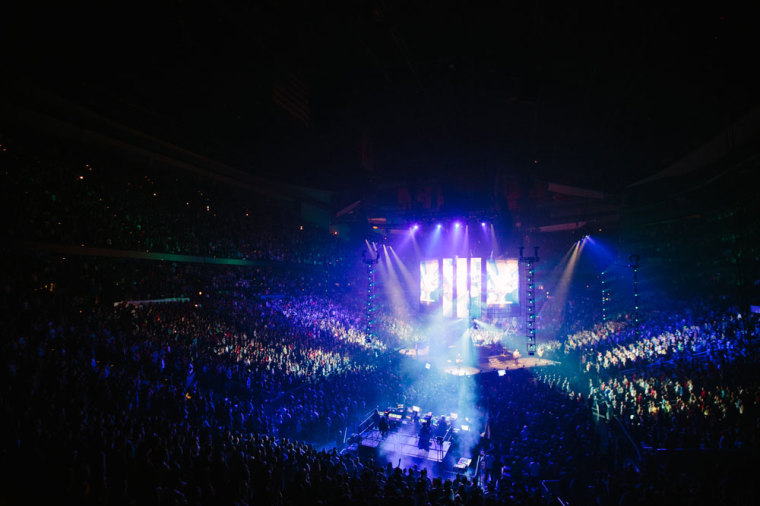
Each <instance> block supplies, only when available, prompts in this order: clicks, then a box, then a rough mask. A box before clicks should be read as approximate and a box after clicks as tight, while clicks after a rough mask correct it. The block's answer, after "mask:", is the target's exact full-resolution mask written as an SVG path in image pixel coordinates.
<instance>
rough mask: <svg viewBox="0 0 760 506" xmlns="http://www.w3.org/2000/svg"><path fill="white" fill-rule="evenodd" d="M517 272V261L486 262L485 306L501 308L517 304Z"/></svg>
mask: <svg viewBox="0 0 760 506" xmlns="http://www.w3.org/2000/svg"><path fill="white" fill-rule="evenodd" d="M518 272H519V269H518V263H517V260H491V259H489V260H488V262H487V263H486V283H487V289H488V291H487V293H486V306H488V307H492V306H500V307H503V306H506V305H509V304H517V303H518V302H519V300H518V293H519V286H520V285H519V283H518Z"/></svg>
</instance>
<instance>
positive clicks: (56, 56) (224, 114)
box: [2, 0, 760, 200]
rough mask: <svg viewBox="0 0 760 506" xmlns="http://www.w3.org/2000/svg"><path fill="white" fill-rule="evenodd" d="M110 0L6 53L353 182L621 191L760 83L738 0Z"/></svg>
mask: <svg viewBox="0 0 760 506" xmlns="http://www.w3.org/2000/svg"><path fill="white" fill-rule="evenodd" d="M101 4H102V5H98V6H92V7H87V8H71V7H70V6H69V5H67V4H60V5H57V6H50V7H47V8H46V9H45V10H42V9H36V8H34V9H33V10H30V11H28V12H26V13H18V14H17V15H16V14H14V15H13V16H7V15H4V16H3V20H2V23H3V25H4V27H3V30H2V42H3V45H2V46H3V47H4V48H5V50H4V54H3V62H2V68H3V73H4V74H5V75H7V76H11V80H13V82H15V83H17V84H18V85H19V86H21V87H23V88H24V89H26V88H29V87H39V88H42V89H44V90H50V91H53V92H55V93H57V94H60V95H61V96H63V97H65V98H67V99H68V100H72V101H74V102H76V103H78V104H81V105H83V106H85V107H88V108H90V109H92V110H94V111H97V112H99V113H100V114H103V115H105V116H107V117H109V118H112V119H114V120H116V121H119V122H121V123H123V124H126V125H129V126H130V127H133V128H137V129H140V130H142V131H144V132H146V133H148V134H150V135H153V136H156V137H159V138H162V139H166V140H168V141H170V142H173V143H175V144H178V145H180V146H183V147H185V148H188V149H190V150H193V151H195V152H198V153H200V154H203V155H206V156H209V157H212V158H215V159H218V160H220V161H223V162H225V163H227V164H229V165H232V166H234V167H238V168H241V169H243V170H247V171H250V172H254V173H256V174H257V175H263V176H266V177H270V178H274V179H278V180H281V181H289V182H294V181H295V182H298V183H299V184H306V185H311V186H315V187H321V188H327V189H333V190H339V191H348V192H350V193H352V200H353V196H356V195H358V196H360V197H361V193H362V192H365V191H366V188H368V187H381V186H383V185H386V186H387V185H391V186H392V185H393V184H396V183H406V184H419V183H420V182H421V181H422V182H427V181H443V182H444V183H445V184H453V185H457V186H459V187H461V188H464V189H467V190H468V191H478V188H488V187H489V185H492V184H493V181H494V178H496V177H503V176H510V177H517V178H533V179H541V180H544V181H549V182H553V183H555V184H560V185H573V186H575V187H581V188H587V189H591V190H595V191H601V192H609V193H613V194H614V193H619V192H620V191H621V190H622V189H623V188H625V187H626V186H627V185H629V184H631V183H632V182H634V181H637V180H639V179H641V178H644V177H646V176H648V175H650V174H652V173H654V172H656V171H658V170H660V169H662V168H663V167H665V166H668V165H669V164H671V163H673V162H675V161H676V160H678V159H679V158H680V157H682V156H683V155H685V154H686V153H688V152H689V151H691V150H693V149H694V148H696V147H697V146H699V145H701V144H702V143H704V142H705V141H706V140H707V139H709V138H710V137H711V136H713V135H714V134H715V133H716V132H717V131H719V130H720V129H721V128H723V127H725V126H726V125H727V124H729V123H731V122H732V121H734V120H735V119H736V118H737V117H739V116H740V115H741V114H743V113H744V112H746V111H747V110H748V109H749V108H751V107H752V106H753V105H756V103H757V92H756V90H757V89H758V84H760V83H758V78H757V77H756V75H755V74H756V72H755V69H754V66H755V65H754V64H753V62H752V58H751V55H752V54H753V53H754V52H755V51H756V49H757V47H758V44H757V42H758V35H757V33H758V32H757V30H755V29H754V27H752V26H751V25H752V24H753V23H754V19H756V18H755V17H754V16H752V15H751V14H752V13H750V12H747V11H746V10H745V9H744V8H741V9H740V8H736V7H731V6H729V5H726V4H725V3H720V2H714V3H712V4H708V5H702V4H689V5H688V7H682V6H678V5H670V4H668V3H667V2H665V3H663V2H658V3H653V4H652V5H643V4H641V3H636V2H602V1H594V2H581V3H567V2H565V3H563V4H561V5H553V4H552V3H550V2H543V1H542V0H537V1H533V2H497V1H483V2H466V1H435V2H434V1H422V2H391V1H386V2H384V1H376V0H370V1H356V2H337V3H336V2H324V1H323V2H286V1H269V2H246V3H243V2H241V3H240V4H241V5H238V3H235V4H231V5H225V4H223V3H221V2H204V3H197V4H196V3H192V2H184V1H179V0H174V1H169V2H152V3H150V4H147V5H138V4H132V3H124V4H121V5H120V6H119V7H118V8H116V7H115V6H114V4H112V3H110V2H106V3H101ZM751 28H752V29H751ZM19 83H20V84H19Z"/></svg>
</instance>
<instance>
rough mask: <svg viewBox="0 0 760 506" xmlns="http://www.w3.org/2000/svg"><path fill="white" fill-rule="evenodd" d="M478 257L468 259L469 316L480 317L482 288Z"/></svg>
mask: <svg viewBox="0 0 760 506" xmlns="http://www.w3.org/2000/svg"><path fill="white" fill-rule="evenodd" d="M480 268H481V262H480V258H471V259H470V317H471V318H480V316H481V313H482V309H481V303H480V301H481V293H482V290H483V282H482V274H481V270H480Z"/></svg>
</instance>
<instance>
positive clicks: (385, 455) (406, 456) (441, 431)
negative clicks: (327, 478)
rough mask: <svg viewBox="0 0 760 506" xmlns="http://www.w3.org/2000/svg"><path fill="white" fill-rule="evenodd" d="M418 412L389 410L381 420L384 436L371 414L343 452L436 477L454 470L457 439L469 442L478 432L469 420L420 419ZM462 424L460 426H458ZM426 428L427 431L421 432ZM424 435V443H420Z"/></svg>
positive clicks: (447, 417)
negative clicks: (427, 470) (414, 469)
mask: <svg viewBox="0 0 760 506" xmlns="http://www.w3.org/2000/svg"><path fill="white" fill-rule="evenodd" d="M415 410H419V408H417V407H416V406H415V407H413V408H412V407H408V406H406V407H405V406H403V405H399V406H398V407H396V408H388V410H386V411H385V413H384V414H383V415H381V418H384V419H385V420H387V422H388V423H387V424H386V428H387V431H386V433H385V435H383V433H382V431H381V429H380V427H381V426H382V425H383V423H385V422H380V423H378V420H379V418H378V415H374V414H370V415H368V416H367V418H365V420H364V421H363V422H362V423H361V424H360V425H359V433H358V434H355V435H354V436H353V438H352V441H351V443H350V445H349V447H348V448H347V449H346V451H349V452H357V453H358V454H359V455H360V456H361V457H363V458H371V459H375V460H378V461H390V462H393V464H394V465H396V463H397V461H400V462H401V465H402V467H409V466H414V465H416V466H418V467H420V468H428V469H430V470H431V471H434V472H435V473H437V474H440V473H443V472H448V471H451V469H453V465H454V462H455V461H456V459H457V458H458V456H455V455H453V453H455V452H456V451H458V450H457V448H458V441H459V439H460V436H462V437H464V436H465V435H467V438H466V439H467V440H468V441H469V439H470V437H469V436H470V435H471V434H473V432H472V431H475V430H477V427H476V426H475V424H474V421H470V420H469V418H466V419H462V420H460V421H457V417H456V416H452V415H453V414H451V413H450V414H449V415H447V416H438V417H433V416H432V413H427V414H424V415H420V414H419V411H416V412H415ZM458 422H461V423H458ZM423 426H427V427H429V428H430V429H428V430H427V431H426V430H425V429H422V427H423ZM423 434H425V435H426V438H427V439H426V440H423V441H420V438H421V437H424V436H423Z"/></svg>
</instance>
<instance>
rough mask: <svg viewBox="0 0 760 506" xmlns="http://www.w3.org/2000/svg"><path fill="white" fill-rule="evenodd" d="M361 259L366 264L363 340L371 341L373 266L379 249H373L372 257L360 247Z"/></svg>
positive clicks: (373, 319) (373, 302)
mask: <svg viewBox="0 0 760 506" xmlns="http://www.w3.org/2000/svg"><path fill="white" fill-rule="evenodd" d="M362 261H363V262H364V263H365V264H366V265H367V305H366V317H367V324H366V327H365V334H366V337H365V340H366V341H367V342H368V343H371V342H372V338H373V337H374V335H373V332H374V329H373V324H374V323H375V266H376V265H377V263H378V262H379V261H380V251H379V250H375V255H374V257H373V255H372V254H371V252H369V250H368V249H367V248H362Z"/></svg>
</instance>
